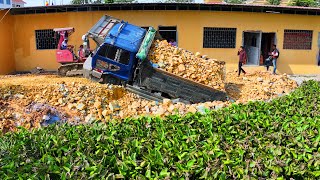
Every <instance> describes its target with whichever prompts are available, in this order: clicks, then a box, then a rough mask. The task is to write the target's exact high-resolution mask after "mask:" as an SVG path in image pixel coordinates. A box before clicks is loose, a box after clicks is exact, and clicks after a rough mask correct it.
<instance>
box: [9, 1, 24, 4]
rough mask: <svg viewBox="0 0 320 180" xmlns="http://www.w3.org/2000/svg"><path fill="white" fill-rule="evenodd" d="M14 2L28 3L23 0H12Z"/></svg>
mask: <svg viewBox="0 0 320 180" xmlns="http://www.w3.org/2000/svg"><path fill="white" fill-rule="evenodd" d="M12 3H16V4H26V2H24V1H23V0H12Z"/></svg>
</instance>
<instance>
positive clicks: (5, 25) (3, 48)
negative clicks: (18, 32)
mask: <svg viewBox="0 0 320 180" xmlns="http://www.w3.org/2000/svg"><path fill="white" fill-rule="evenodd" d="M5 13H6V10H4V11H0V18H2V17H3V16H4V15H5ZM13 25H14V22H13V18H12V16H11V15H10V14H7V15H6V16H5V17H4V19H3V20H2V21H1V22H0V42H1V43H0V74H8V73H10V72H13V71H15V59H14V51H13V34H12V33H13Z"/></svg>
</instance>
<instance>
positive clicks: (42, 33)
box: [35, 29, 59, 49]
mask: <svg viewBox="0 0 320 180" xmlns="http://www.w3.org/2000/svg"><path fill="white" fill-rule="evenodd" d="M35 32H36V46H37V49H57V47H58V43H59V37H57V38H55V33H54V31H53V30H52V29H44V30H36V31H35Z"/></svg>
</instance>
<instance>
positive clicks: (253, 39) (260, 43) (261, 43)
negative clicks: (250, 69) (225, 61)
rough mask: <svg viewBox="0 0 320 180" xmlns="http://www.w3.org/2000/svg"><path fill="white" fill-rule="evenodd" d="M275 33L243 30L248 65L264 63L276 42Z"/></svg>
mask: <svg viewBox="0 0 320 180" xmlns="http://www.w3.org/2000/svg"><path fill="white" fill-rule="evenodd" d="M275 37H276V35H275V33H263V32H261V31H245V32H243V46H244V49H245V50H246V52H247V65H256V66H259V65H260V66H262V65H264V61H265V59H266V58H268V53H269V52H271V49H272V45H273V44H275Z"/></svg>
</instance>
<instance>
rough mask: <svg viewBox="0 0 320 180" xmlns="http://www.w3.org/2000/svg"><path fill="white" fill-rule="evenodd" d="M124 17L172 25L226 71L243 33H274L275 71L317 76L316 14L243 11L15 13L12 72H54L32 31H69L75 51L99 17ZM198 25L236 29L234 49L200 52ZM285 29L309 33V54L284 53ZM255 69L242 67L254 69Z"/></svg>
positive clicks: (181, 39)
mask: <svg viewBox="0 0 320 180" xmlns="http://www.w3.org/2000/svg"><path fill="white" fill-rule="evenodd" d="M104 14H109V15H111V16H114V17H117V18H120V19H124V20H126V21H129V22H130V23H133V24H136V25H140V26H154V27H156V28H157V27H158V26H159V25H162V26H177V30H178V43H179V46H180V47H182V48H185V49H188V50H190V51H194V52H196V51H199V52H201V53H202V54H207V55H209V57H211V58H216V59H220V60H224V61H226V62H227V69H234V68H236V65H237V62H238V57H237V55H236V52H237V49H238V47H239V46H240V45H242V32H243V31H247V30H261V31H262V32H275V33H276V36H277V44H278V49H279V50H280V52H281V57H280V58H279V61H278V70H279V71H280V73H289V74H293V73H295V74H315V73H320V68H319V67H318V66H317V63H316V55H317V52H318V47H317V40H318V32H319V31H320V24H319V23H318V22H320V17H319V16H303V15H283V14H262V13H245V12H209V11H109V12H70V13H59V14H35V15H33V14H32V15H15V16H13V19H14V21H15V24H14V30H13V32H14V34H15V36H14V48H15V52H14V56H15V62H16V69H17V70H29V69H32V68H34V67H36V66H40V67H43V68H45V69H49V70H54V69H57V68H58V66H59V64H58V63H56V60H55V50H36V44H35V42H36V40H35V30H38V29H53V28H56V27H70V26H71V27H74V28H75V31H76V32H75V33H74V34H73V35H72V36H71V37H70V38H69V44H74V45H76V47H78V46H79V45H80V44H81V43H82V42H81V36H82V35H83V34H85V33H86V32H87V31H88V30H89V29H90V28H91V26H92V25H94V24H95V23H96V22H97V21H98V20H99V19H100V18H101V16H102V15H104ZM203 27H231V28H237V38H236V48H231V49H214V48H203V47H202V44H203ZM284 29H297V30H313V42H312V50H284V49H282V47H283V36H284V34H283V33H284ZM257 68H260V69H261V68H262V67H261V66H260V67H246V69H250V70H255V69H257Z"/></svg>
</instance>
